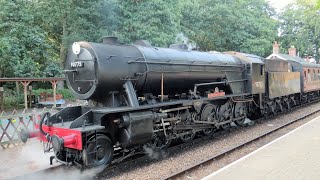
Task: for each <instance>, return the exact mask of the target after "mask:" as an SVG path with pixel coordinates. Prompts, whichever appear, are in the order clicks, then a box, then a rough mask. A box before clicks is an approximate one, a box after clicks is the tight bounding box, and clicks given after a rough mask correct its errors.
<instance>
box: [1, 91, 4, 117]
mask: <svg viewBox="0 0 320 180" xmlns="http://www.w3.org/2000/svg"><path fill="white" fill-rule="evenodd" d="M3 92H4V89H3V87H0V103H1V106H0V112H1V111H4V107H3V105H4V100H3Z"/></svg>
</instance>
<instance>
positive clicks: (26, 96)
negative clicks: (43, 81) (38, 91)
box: [21, 81, 30, 109]
mask: <svg viewBox="0 0 320 180" xmlns="http://www.w3.org/2000/svg"><path fill="white" fill-rule="evenodd" d="M29 83H30V81H21V84H22V85H23V94H24V109H28V85H29Z"/></svg>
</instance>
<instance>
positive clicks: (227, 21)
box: [181, 0, 277, 56]
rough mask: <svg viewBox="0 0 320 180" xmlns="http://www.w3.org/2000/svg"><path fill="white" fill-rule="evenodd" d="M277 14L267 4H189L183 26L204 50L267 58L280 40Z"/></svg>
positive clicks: (193, 0) (249, 0) (195, 0)
mask: <svg viewBox="0 0 320 180" xmlns="http://www.w3.org/2000/svg"><path fill="white" fill-rule="evenodd" d="M274 14H275V12H274V10H273V9H272V8H271V7H270V6H269V5H268V3H267V2H266V1H265V0H236V1H233V0H204V1H201V0H189V3H186V4H185V8H183V11H182V17H183V18H182V23H181V24H182V26H183V30H184V31H185V32H186V34H187V35H188V36H189V37H190V39H192V40H194V41H195V42H196V43H197V44H198V46H199V47H200V49H201V50H205V51H207V50H217V51H230V50H232V51H241V52H247V53H253V54H257V55H261V56H266V55H269V54H270V52H271V45H270V44H272V42H273V41H274V40H275V38H276V36H277V22H276V20H274V18H272V17H273V16H274Z"/></svg>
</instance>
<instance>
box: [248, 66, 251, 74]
mask: <svg viewBox="0 0 320 180" xmlns="http://www.w3.org/2000/svg"><path fill="white" fill-rule="evenodd" d="M247 74H251V69H250V64H247Z"/></svg>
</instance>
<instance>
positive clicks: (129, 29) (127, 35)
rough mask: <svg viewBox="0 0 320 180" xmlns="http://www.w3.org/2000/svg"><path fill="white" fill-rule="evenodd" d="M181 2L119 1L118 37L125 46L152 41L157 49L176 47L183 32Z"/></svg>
mask: <svg viewBox="0 0 320 180" xmlns="http://www.w3.org/2000/svg"><path fill="white" fill-rule="evenodd" d="M179 4H181V1H178V0H175V1H172V0H149V1H148V0H140V1H132V0H124V1H119V26H118V28H117V31H116V32H115V35H117V36H118V37H119V38H120V39H122V40H123V41H124V42H127V43H130V42H133V41H135V40H139V39H144V40H149V41H150V42H151V43H152V44H153V45H155V46H168V45H169V44H171V43H174V40H175V37H176V35H177V34H178V33H179V32H180V11H179Z"/></svg>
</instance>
